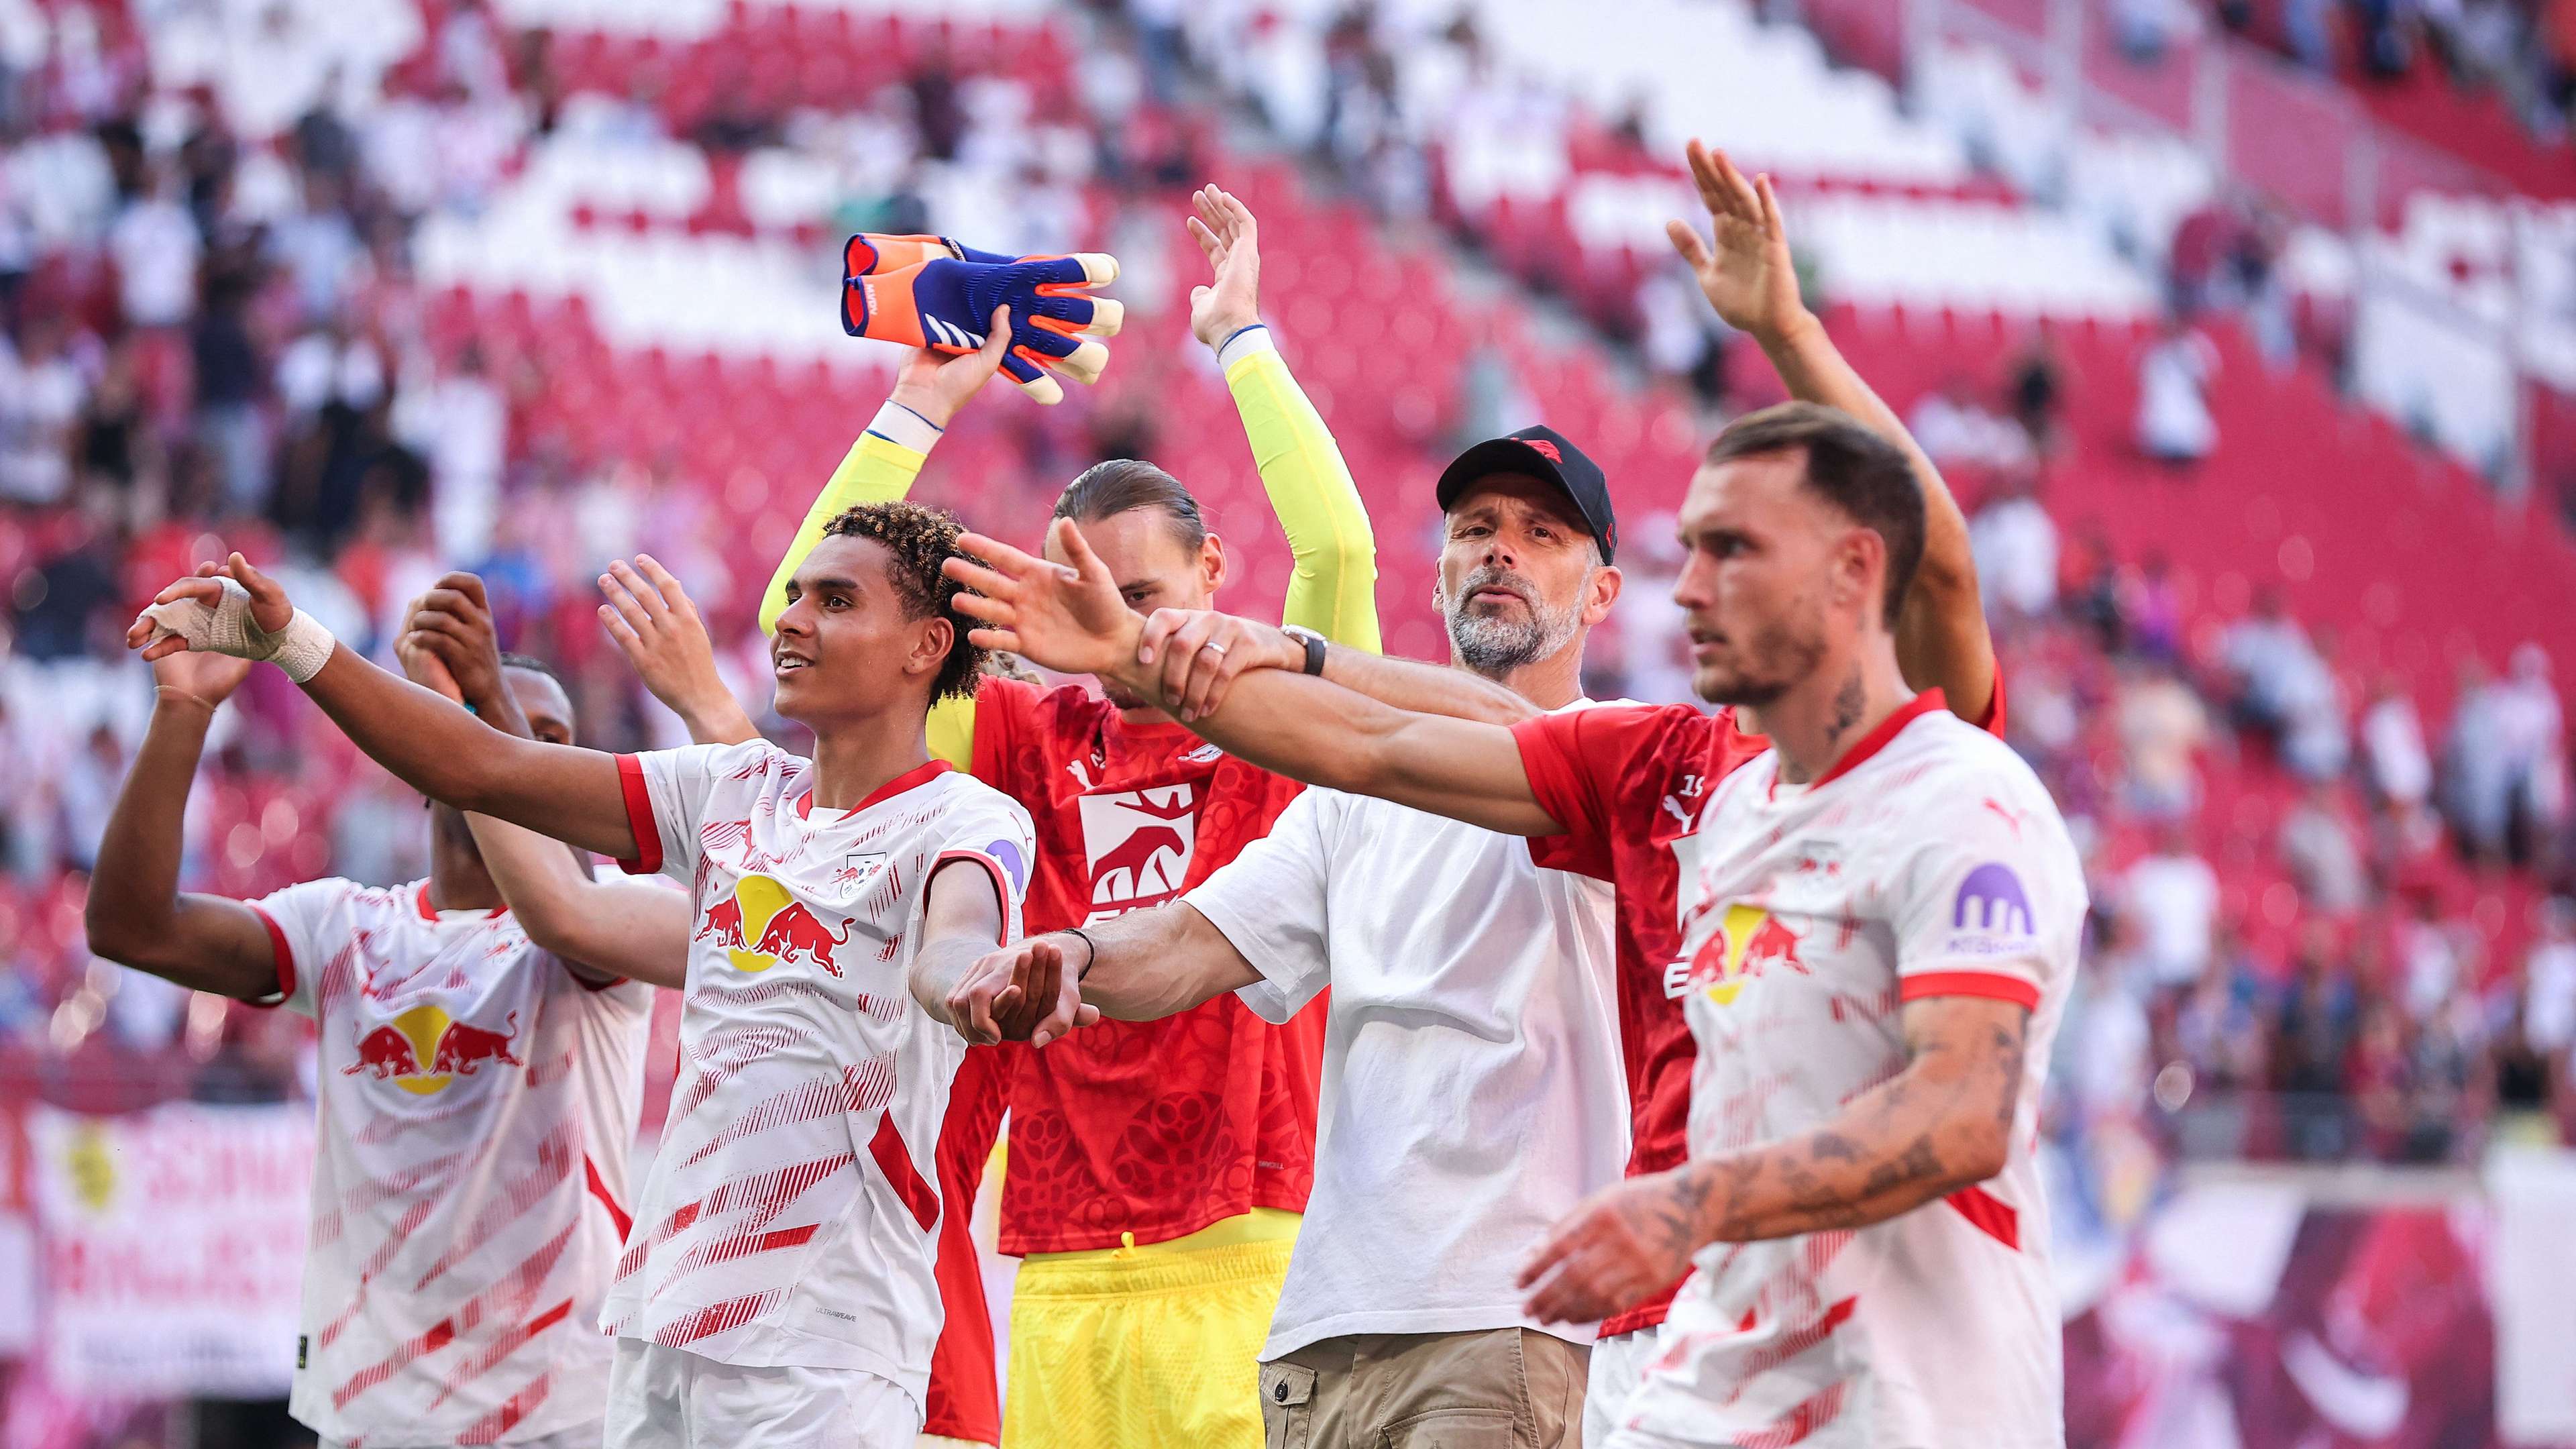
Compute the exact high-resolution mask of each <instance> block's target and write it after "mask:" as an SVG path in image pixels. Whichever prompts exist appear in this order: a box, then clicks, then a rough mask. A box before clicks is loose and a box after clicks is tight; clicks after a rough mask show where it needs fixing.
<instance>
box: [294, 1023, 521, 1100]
mask: <svg viewBox="0 0 2576 1449" xmlns="http://www.w3.org/2000/svg"><path fill="white" fill-rule="evenodd" d="M518 1034H519V1014H518V1013H517V1012H515V1011H514V1012H511V1013H510V1014H509V1016H508V1017H507V1018H505V1019H504V1020H503V1021H502V1023H501V1029H500V1030H499V1031H490V1030H487V1029H485V1028H483V1027H479V1026H476V1025H474V1024H473V1023H472V1022H467V1021H457V1020H454V1019H453V1018H451V1017H449V1016H448V1014H447V1009H446V1008H445V1007H442V1006H440V1005H438V1004H437V1003H436V1002H423V1003H421V1004H420V1005H418V1006H415V1007H412V1008H411V1009H409V1010H407V1011H404V1012H401V1013H400V1014H398V1015H396V1016H395V1017H394V1019H393V1020H391V1021H389V1022H386V1023H384V1024H383V1025H381V1026H377V1027H374V1028H371V1029H369V1030H368V1031H366V1032H365V1033H363V1034H362V1035H360V1036H359V1038H358V1059H357V1060H356V1061H354V1062H352V1063H350V1064H349V1065H347V1066H345V1067H342V1068H341V1069H340V1074H341V1075H342V1076H346V1077H354V1076H357V1075H359V1074H360V1073H362V1072H363V1073H369V1074H371V1075H372V1076H373V1077H374V1079H375V1080H377V1081H379V1082H385V1081H390V1082H392V1083H393V1084H394V1085H395V1086H397V1087H400V1088H402V1089H403V1090H404V1091H406V1092H410V1093H412V1094H414V1095H415V1096H423V1097H426V1096H428V1095H430V1094H431V1093H434V1092H440V1091H444V1090H445V1089H446V1087H447V1084H448V1083H449V1082H451V1081H454V1080H455V1079H456V1078H458V1077H470V1076H473V1075H474V1074H475V1073H476V1072H478V1071H481V1070H482V1069H483V1068H484V1067H485V1066H487V1065H489V1066H512V1067H515V1066H521V1065H524V1063H522V1062H521V1061H520V1060H519V1058H518V1057H517V1056H516V1055H514V1054H512V1052H511V1051H510V1043H511V1042H512V1041H513V1040H515V1039H516V1038H517V1036H518Z"/></svg>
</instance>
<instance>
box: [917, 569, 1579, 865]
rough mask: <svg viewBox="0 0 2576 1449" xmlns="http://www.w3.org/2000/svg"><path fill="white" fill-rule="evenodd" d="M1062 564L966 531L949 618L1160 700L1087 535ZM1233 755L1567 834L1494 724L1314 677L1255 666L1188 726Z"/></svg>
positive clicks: (1139, 622)
mask: <svg viewBox="0 0 2576 1449" xmlns="http://www.w3.org/2000/svg"><path fill="white" fill-rule="evenodd" d="M1054 529H1055V539H1056V545H1057V547H1059V548H1061V549H1063V550H1064V553H1065V557H1067V558H1069V559H1071V560H1072V561H1073V566H1072V567H1070V568H1059V567H1057V566H1056V565H1054V564H1050V563H1047V562H1046V561H1044V560H1043V559H1038V558H1034V557H1031V556H1030V555H1029V554H1026V553H1023V552H1022V551H1020V550H1019V549H1016V548H1013V547H1011V546H1010V545H1009V544H1006V543H1003V542H1002V541H1001V540H999V539H994V538H986V537H983V536H982V535H980V534H968V535H966V536H965V537H964V538H962V539H960V540H959V546H960V547H961V548H963V549H965V550H966V551H967V552H969V553H972V554H974V555H975V556H977V557H978V558H982V559H985V560H987V561H988V562H989V563H990V565H991V566H990V567H983V566H979V565H977V564H974V563H970V562H968V561H967V560H965V559H962V558H952V559H950V560H949V561H948V562H947V564H946V565H945V567H946V569H947V571H948V574H949V576H950V577H951V578H954V579H956V580H958V581H959V582H961V583H963V584H965V585H966V586H967V587H968V588H970V589H973V590H975V592H974V593H970V594H960V595H959V596H958V598H957V608H958V609H959V610H960V611H961V612H964V613H966V614H969V615H972V616H973V617H975V618H978V619H981V620H983V621H984V622H985V625H986V627H984V628H981V629H977V630H976V631H975V634H974V637H975V640H976V642H977V643H980V644H983V645H985V646H987V647H989V648H995V649H1008V650H1011V651H1013V652H1015V653H1018V654H1022V655H1025V656H1026V657H1028V658H1029V659H1031V660H1034V661H1035V662H1037V663H1039V664H1042V665H1045V666H1046V667H1047V668H1050V669H1056V670H1061V671H1064V672H1067V673H1084V674H1097V675H1100V676H1101V677H1103V678H1105V679H1115V680H1116V681H1118V682H1119V683H1121V684H1123V685H1126V686H1127V687H1129V688H1131V689H1133V690H1135V691H1136V692H1137V693H1139V694H1141V695H1145V696H1147V697H1154V698H1159V692H1160V689H1161V685H1162V672H1161V670H1160V668H1159V667H1158V666H1157V665H1155V664H1152V663H1150V662H1149V663H1139V662H1138V657H1137V656H1138V654H1139V652H1140V650H1141V648H1142V643H1143V637H1144V629H1145V621H1144V619H1143V618H1141V617H1139V616H1138V615H1137V614H1136V613H1135V612H1134V611H1132V610H1130V609H1129V608H1127V606H1126V604H1125V602H1124V601H1123V600H1121V599H1120V598H1119V595H1118V589H1117V585H1116V584H1115V583H1114V582H1113V581H1112V580H1111V579H1110V577H1109V570H1108V569H1107V568H1106V567H1105V566H1103V565H1102V564H1101V562H1100V559H1099V558H1098V556H1097V555H1095V554H1093V553H1092V551H1091V546H1090V545H1089V544H1088V543H1086V542H1084V541H1083V537H1082V530H1081V529H1079V528H1077V527H1075V526H1074V523H1073V521H1072V520H1071V519H1066V518H1060V519H1057V520H1056V521H1055V525H1054ZM1191 727H1192V728H1193V729H1196V730H1197V731H1198V732H1199V733H1200V734H1202V735H1204V736H1205V737H1206V738H1208V739H1209V740H1211V741H1213V742H1214V743H1216V744H1217V745H1218V746H1220V747H1221V748H1223V749H1225V750H1226V751H1227V752H1228V753H1231V754H1235V755H1239V756H1241V757H1242V758H1244V759H1247V760H1250V761H1251V762H1252V763H1254V764H1256V765H1259V766H1261V767H1262V768H1264V769H1268V770H1275V771H1278V772H1279V773H1280V774H1283V775H1287V776H1289V777H1291V778H1293V779H1298V780H1304V781H1306V782H1307V783H1309V784H1314V785H1323V786H1327V787H1329V788H1332V789H1336V790H1348V791H1353V792H1356V793H1358V794H1363V795H1375V796H1378V797H1380V798H1383V799H1387V800H1393V801H1395V802H1397V803H1398V804H1403V805H1410V806H1412V807H1414V808H1415V809H1417V810H1428V811H1431V812H1432V813H1434V814H1438V815H1446V816H1449V817H1450V818H1452V819H1456V820H1463V821H1466V822H1467V823H1469V824H1471V825H1481V826H1484V827H1485V828H1486V829H1489V830H1500V831H1504V832H1506V833H1509V834H1514V835H1554V834H1557V833H1559V832H1560V831H1561V830H1562V829H1563V827H1562V826H1561V825H1560V824H1559V823H1558V822H1557V821H1556V820H1555V819H1554V818H1553V817H1551V816H1550V815H1549V814H1548V813H1547V811H1545V810H1544V809H1541V808H1540V806H1539V803H1538V799H1537V796H1536V795H1535V794H1534V793H1533V792H1532V791H1531V789H1530V783H1529V773H1528V771H1527V770H1526V769H1524V768H1523V766H1522V764H1521V754H1520V746H1519V745H1518V743H1517V742H1515V741H1514V740H1513V738H1512V732H1511V731H1510V730H1509V729H1507V728H1505V727H1503V726H1501V725H1497V724H1487V723H1481V722H1477V721H1470V720H1461V719H1450V718H1447V717H1444V716H1439V715H1428V714H1415V713H1411V712H1408V711H1405V710H1398V709H1390V708H1388V707H1387V706H1385V705H1382V704H1379V703H1378V702H1377V701H1375V700H1373V699H1370V698H1368V697H1366V696H1364V695H1359V694H1354V693H1352V692H1351V691H1349V690H1347V689H1344V688H1342V687H1341V686H1339V685H1337V684H1332V683H1329V682H1327V681H1325V680H1322V679H1317V678H1314V677H1312V676H1309V675H1305V674H1298V673H1291V672H1288V671H1286V670H1279V669H1257V670H1253V671H1251V672H1249V673H1247V674H1245V675H1243V676H1242V677H1241V678H1239V679H1237V680H1236V681H1235V683H1234V687H1233V689H1232V691H1231V692H1230V693H1229V694H1228V695H1227V697H1226V700H1225V703H1224V705H1223V706H1222V707H1220V708H1219V709H1218V710H1217V711H1216V712H1215V713H1213V714H1211V715H1208V716H1207V717H1206V718H1204V719H1201V720H1198V721H1196V722H1195V723H1193V725H1192V726H1191Z"/></svg>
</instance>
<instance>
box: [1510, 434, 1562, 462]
mask: <svg viewBox="0 0 2576 1449" xmlns="http://www.w3.org/2000/svg"><path fill="white" fill-rule="evenodd" d="M1521 441H1522V442H1524V443H1527V444H1529V445H1530V451H1532V452H1534V453H1536V454H1538V455H1539V456H1540V457H1542V458H1545V459H1546V460H1548V461H1549V462H1551V463H1558V464H1562V463H1563V462H1564V461H1565V455H1564V454H1563V453H1560V452H1558V451H1557V450H1556V444H1554V443H1551V442H1549V441H1548V440H1547V439H1545V438H1523V439H1521Z"/></svg>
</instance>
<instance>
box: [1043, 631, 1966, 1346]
mask: <svg viewBox="0 0 2576 1449" xmlns="http://www.w3.org/2000/svg"><path fill="white" fill-rule="evenodd" d="M1980 723H1981V724H1982V725H1983V726H1984V727H1985V728H1986V729H1988V730H1991V731H1993V732H1994V733H1996V734H1999V735H2000V734H2002V733H2003V728H2004V683H2003V676H2002V675H2000V674H1998V675H1997V676H1996V677H1995V693H1994V701H1993V702H1992V703H1991V704H1989V705H1987V706H1986V718H1985V719H1984V720H1983V721H1980ZM1512 734H1513V736H1514V738H1515V739H1517V740H1518V741H1519V743H1520V749H1521V764H1522V766H1523V768H1525V769H1526V770H1527V771H1528V772H1529V782H1530V791H1531V793H1532V794H1534V795H1535V796H1537V798H1538V803H1539V805H1540V806H1541V807H1542V808H1544V809H1545V810H1546V811H1547V813H1548V814H1550V815H1552V816H1554V817H1555V818H1556V820H1557V823H1559V824H1561V825H1563V826H1564V827H1565V833H1564V834H1563V835H1552V836H1547V837H1543V838H1540V839H1535V840H1532V841H1531V842H1530V856H1531V858H1532V859H1534V860H1536V861H1537V862H1538V863H1539V864H1540V865H1541V866H1543V867H1546V868H1548V869H1551V870H1565V871H1573V872H1575V873H1577V874H1580V875H1588V876H1591V877H1593V878H1594V879H1596V880H1606V881H1610V882H1612V883H1613V884H1615V885H1616V886H1617V887H1618V888H1619V905H1618V940H1617V942H1616V945H1617V950H1618V956H1619V1040H1620V1046H1621V1049H1622V1052H1623V1054H1624V1055H1625V1056H1626V1058H1627V1067H1628V1103H1629V1114H1630V1117H1631V1122H1630V1126H1629V1133H1630V1145H1629V1151H1628V1175H1629V1176H1631V1177H1637V1176H1641V1175H1643V1174H1645V1173H1650V1172H1662V1171H1664V1170H1666V1169H1668V1168H1672V1167H1677V1166H1679V1165H1681V1163H1682V1162H1683V1161H1684V1160H1685V1159H1687V1158H1688V1157H1689V1156H1690V1140H1689V1136H1688V1129H1689V1125H1690V1089H1691V1067H1692V1064H1693V1063H1694V1062H1695V1061H1696V1060H1697V1049H1696V1048H1695V1047H1694V1046H1693V1045H1692V1043H1691V1034H1690V1023H1689V1021H1688V1019H1687V1018H1685V1017H1684V1015H1683V1014H1682V1003H1681V996H1682V990H1683V986H1684V983H1685V979H1686V977H1687V976H1688V974H1689V970H1690V961H1689V958H1687V957H1686V956H1684V955H1683V954H1682V929H1681V911H1680V906H1679V899H1680V895H1679V888H1680V883H1681V864H1680V862H1681V855H1680V851H1681V850H1683V849H1684V848H1686V842H1687V841H1688V840H1689V838H1690V837H1691V836H1692V835H1693V834H1695V833H1696V832H1697V831H1698V829H1699V817H1700V807H1701V806H1702V805H1704V804H1706V803H1707V800H1708V792H1709V788H1710V787H1711V786H1713V785H1715V784H1716V783H1717V782H1718V781H1719V780H1722V779H1724V778H1726V777H1727V776H1728V775H1729V774H1732V773H1733V772H1734V771H1735V770H1736V769H1737V768H1739V767H1741V766H1742V765H1744V764H1745V763H1746V762H1747V761H1749V760H1751V759H1753V758H1754V757H1755V756H1757V755H1759V754H1761V753H1762V752H1763V751H1764V750H1767V749H1769V748H1770V747H1771V746H1770V742H1769V741H1768V740H1765V739H1763V738H1762V737H1761V736H1759V735H1749V734H1746V733H1744V732H1743V731H1742V730H1740V729H1737V728H1736V725H1735V711H1733V710H1731V709H1721V710H1719V711H1717V712H1716V713H1714V714H1708V713H1703V712H1702V711H1700V710H1699V709H1697V708H1695V707H1693V706H1691V705H1686V704H1671V705H1637V706H1633V707H1630V706H1621V705H1605V706H1603V707H1601V708H1598V709H1579V710H1570V711H1567V712H1564V713H1561V714H1548V715H1540V716H1538V717H1536V718H1534V719H1528V720H1524V721H1522V722H1521V723H1520V724H1518V725H1515V726H1513V728H1512ZM1032 813H1034V812H1032ZM1039 830H1040V832H1041V834H1040V840H1041V842H1043V840H1044V834H1043V832H1044V830H1045V825H1044V824H1043V823H1041V824H1040V826H1039ZM1030 899H1031V900H1032V901H1034V900H1035V899H1036V893H1035V888H1034V887H1032V889H1031V895H1030ZM1030 919H1032V920H1034V919H1035V917H1034V916H1032V917H1030ZM1031 929H1032V930H1034V929H1035V927H1034V926H1032V927H1031ZM1049 1050H1053V1048H1049ZM1680 1286H1681V1285H1680V1284H1678V1283H1676V1284H1673V1285H1672V1287H1669V1288H1666V1289H1665V1290H1664V1291H1663V1292H1662V1293H1660V1294H1658V1295H1656V1296H1655V1297H1654V1298H1653V1299H1650V1300H1649V1301H1647V1302H1645V1303H1641V1304H1639V1305H1637V1306H1636V1307H1634V1308H1631V1309H1629V1310H1627V1311H1626V1312H1624V1313H1620V1314H1617V1315H1615V1316H1613V1317H1612V1318H1611V1319H1609V1321H1607V1322H1605V1323H1603V1324H1602V1325H1601V1336H1602V1337H1604V1338H1608V1337H1611V1336H1613V1335H1616V1334H1622V1333H1630V1332H1634V1331H1635V1330H1637V1329H1640V1328H1651V1327H1653V1326H1654V1325H1656V1324H1658V1323H1661V1322H1663V1321H1664V1310H1665V1308H1666V1307H1667V1306H1669V1305H1670V1304H1671V1302H1672V1288H1678V1287H1680Z"/></svg>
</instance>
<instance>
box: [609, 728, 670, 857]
mask: <svg viewBox="0 0 2576 1449" xmlns="http://www.w3.org/2000/svg"><path fill="white" fill-rule="evenodd" d="M617 784H618V788H619V789H620V790H622V791H624V792H625V796H626V828H627V829H628V830H630V831H632V832H633V833H634V835H635V854H634V856H633V857H632V858H626V857H620V858H619V860H618V862H617V868H618V869H619V870H622V871H624V872H626V873H627V874H628V875H660V874H661V873H662V827H661V826H660V825H659V824H658V823H656V822H655V821H654V819H653V791H652V788H651V787H650V786H648V785H646V784H645V782H644V762H643V761H642V760H639V759H637V758H636V757H635V756H633V755H619V756H618V757H617Z"/></svg>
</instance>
